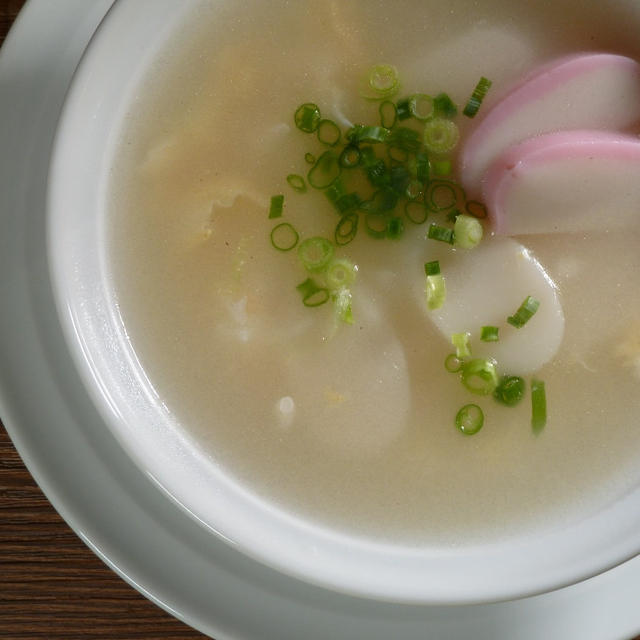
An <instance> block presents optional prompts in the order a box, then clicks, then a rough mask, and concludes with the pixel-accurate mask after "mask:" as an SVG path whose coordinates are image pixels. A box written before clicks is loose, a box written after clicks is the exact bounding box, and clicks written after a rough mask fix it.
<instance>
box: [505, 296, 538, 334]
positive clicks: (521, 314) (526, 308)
mask: <svg viewBox="0 0 640 640" xmlns="http://www.w3.org/2000/svg"><path fill="white" fill-rule="evenodd" d="M539 306H540V301H539V300H536V299H535V298H533V297H532V296H527V297H526V298H525V299H524V302H523V303H522V304H521V305H520V307H518V310H517V311H516V312H515V313H514V314H513V315H512V316H509V317H508V318H507V322H508V323H509V324H510V325H513V326H514V327H515V328H516V329H521V328H522V327H524V325H525V324H527V322H529V320H531V318H532V316H533V315H534V314H535V312H536V311H537V310H538V307H539Z"/></svg>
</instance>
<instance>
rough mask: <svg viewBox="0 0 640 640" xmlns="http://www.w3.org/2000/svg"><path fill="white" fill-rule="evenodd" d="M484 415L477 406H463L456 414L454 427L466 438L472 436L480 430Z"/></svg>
mask: <svg viewBox="0 0 640 640" xmlns="http://www.w3.org/2000/svg"><path fill="white" fill-rule="evenodd" d="M483 424H484V414H483V413H482V409H481V408H480V407H479V406H478V405H477V404H465V405H464V407H462V409H460V411H458V413H457V414H456V427H458V429H460V431H462V433H464V434H465V435H467V436H472V435H473V434H474V433H478V431H480V429H482V425H483Z"/></svg>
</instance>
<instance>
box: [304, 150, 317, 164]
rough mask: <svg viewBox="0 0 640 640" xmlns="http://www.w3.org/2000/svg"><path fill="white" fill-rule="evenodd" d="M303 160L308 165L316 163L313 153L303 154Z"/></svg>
mask: <svg viewBox="0 0 640 640" xmlns="http://www.w3.org/2000/svg"><path fill="white" fill-rule="evenodd" d="M304 160H305V162H306V163H308V164H315V163H316V157H315V156H314V155H313V153H305V154H304Z"/></svg>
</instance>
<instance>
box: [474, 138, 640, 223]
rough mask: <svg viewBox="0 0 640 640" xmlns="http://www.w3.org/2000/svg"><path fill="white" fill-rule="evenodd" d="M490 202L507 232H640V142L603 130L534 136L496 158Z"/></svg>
mask: <svg viewBox="0 0 640 640" xmlns="http://www.w3.org/2000/svg"><path fill="white" fill-rule="evenodd" d="M484 200H485V202H486V204H487V207H488V209H489V212H490V218H491V221H492V223H493V229H494V231H495V232H496V233H498V234H502V235H524V234H532V233H558V232H564V233H585V232H590V231H603V232H608V231H614V230H619V229H633V228H635V229H638V230H640V139H638V138H636V137H634V136H628V135H623V134H616V133H607V132H604V131H565V132H560V133H551V134H547V135H544V136H538V137H536V138H531V139H529V140H526V141H525V142H522V143H520V144H517V145H514V146H513V147H511V148H510V149H508V150H507V151H506V152H505V153H503V154H502V155H501V156H500V157H499V158H498V159H497V160H496V161H495V162H494V163H493V165H492V166H491V168H490V169H489V172H488V173H487V179H486V181H485V185H484Z"/></svg>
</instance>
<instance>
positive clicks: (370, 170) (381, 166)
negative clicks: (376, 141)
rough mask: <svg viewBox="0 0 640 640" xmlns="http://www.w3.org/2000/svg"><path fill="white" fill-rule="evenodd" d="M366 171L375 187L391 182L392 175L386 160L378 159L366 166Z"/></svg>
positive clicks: (384, 185)
mask: <svg viewBox="0 0 640 640" xmlns="http://www.w3.org/2000/svg"><path fill="white" fill-rule="evenodd" d="M365 173H366V174H367V178H368V179H369V182H370V183H371V184H372V185H373V186H374V187H386V186H388V185H389V183H390V182H391V175H390V174H389V169H388V168H387V165H386V164H385V162H384V160H382V159H378V160H376V161H375V162H372V163H369V164H367V165H366V166H365Z"/></svg>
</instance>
